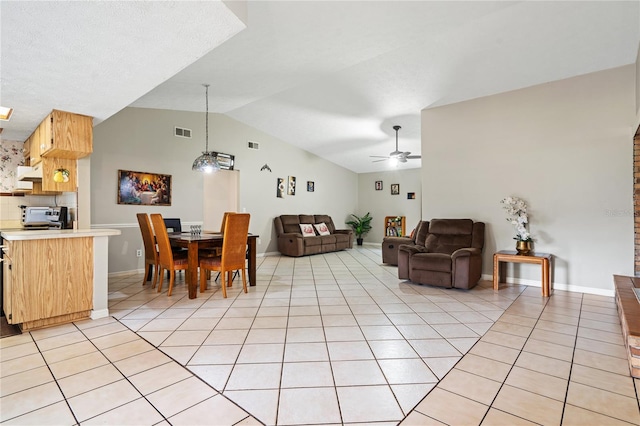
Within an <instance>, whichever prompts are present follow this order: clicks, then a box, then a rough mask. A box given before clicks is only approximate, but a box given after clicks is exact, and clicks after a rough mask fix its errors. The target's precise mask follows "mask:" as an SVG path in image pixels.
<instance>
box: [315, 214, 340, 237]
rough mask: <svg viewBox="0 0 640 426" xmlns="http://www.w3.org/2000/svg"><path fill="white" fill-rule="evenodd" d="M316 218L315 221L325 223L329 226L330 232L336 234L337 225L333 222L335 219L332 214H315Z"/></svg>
mask: <svg viewBox="0 0 640 426" xmlns="http://www.w3.org/2000/svg"><path fill="white" fill-rule="evenodd" d="M314 218H315V222H314V223H324V224H325V225H327V228H329V232H330V233H332V234H335V232H336V227H335V226H334V224H333V219H331V216H329V215H328V214H317V215H315V216H314Z"/></svg>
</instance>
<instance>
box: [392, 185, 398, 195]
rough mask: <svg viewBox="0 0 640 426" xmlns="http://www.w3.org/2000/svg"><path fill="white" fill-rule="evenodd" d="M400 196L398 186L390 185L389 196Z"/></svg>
mask: <svg viewBox="0 0 640 426" xmlns="http://www.w3.org/2000/svg"><path fill="white" fill-rule="evenodd" d="M399 194H400V184H399V183H392V184H391V195H399Z"/></svg>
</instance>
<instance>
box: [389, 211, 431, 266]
mask: <svg viewBox="0 0 640 426" xmlns="http://www.w3.org/2000/svg"><path fill="white" fill-rule="evenodd" d="M428 231H429V222H427V221H424V220H421V221H420V222H418V225H417V226H416V227H415V229H414V230H413V233H412V234H411V236H405V237H384V239H383V240H382V263H387V264H389V265H397V264H398V249H399V248H400V246H401V245H409V246H416V245H417V246H424V240H425V239H426V238H427V232H428Z"/></svg>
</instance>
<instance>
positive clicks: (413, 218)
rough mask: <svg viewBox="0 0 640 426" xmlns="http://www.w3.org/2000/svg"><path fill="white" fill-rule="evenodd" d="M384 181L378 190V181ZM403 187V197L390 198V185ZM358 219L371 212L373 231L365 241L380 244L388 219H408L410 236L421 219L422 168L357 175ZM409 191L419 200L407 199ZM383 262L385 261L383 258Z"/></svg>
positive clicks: (401, 195) (407, 227)
mask: <svg viewBox="0 0 640 426" xmlns="http://www.w3.org/2000/svg"><path fill="white" fill-rule="evenodd" d="M378 180H381V181H382V190H381V191H376V190H375V182H376V181H378ZM394 183H397V184H400V194H399V195H391V184H394ZM358 192H359V196H358V211H357V212H354V213H356V214H357V215H359V216H362V215H364V214H366V213H367V212H370V213H371V216H372V217H373V220H372V221H371V226H372V227H373V228H372V229H371V232H369V233H368V234H367V235H366V237H365V238H364V241H365V242H367V243H376V244H380V243H381V242H382V239H383V238H384V229H385V226H386V224H385V223H384V218H385V216H405V217H406V232H407V234H409V233H410V232H411V230H412V229H413V228H414V227H415V226H416V224H417V223H418V221H419V220H420V218H421V209H422V190H421V184H420V169H419V168H417V169H405V170H389V171H386V172H374V173H361V174H359V175H358ZM407 192H415V194H416V198H415V199H414V200H410V199H408V198H407ZM381 260H382V259H381Z"/></svg>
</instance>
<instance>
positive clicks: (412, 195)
mask: <svg viewBox="0 0 640 426" xmlns="http://www.w3.org/2000/svg"><path fill="white" fill-rule="evenodd" d="M415 199H416V193H415V192H407V200H415Z"/></svg>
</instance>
